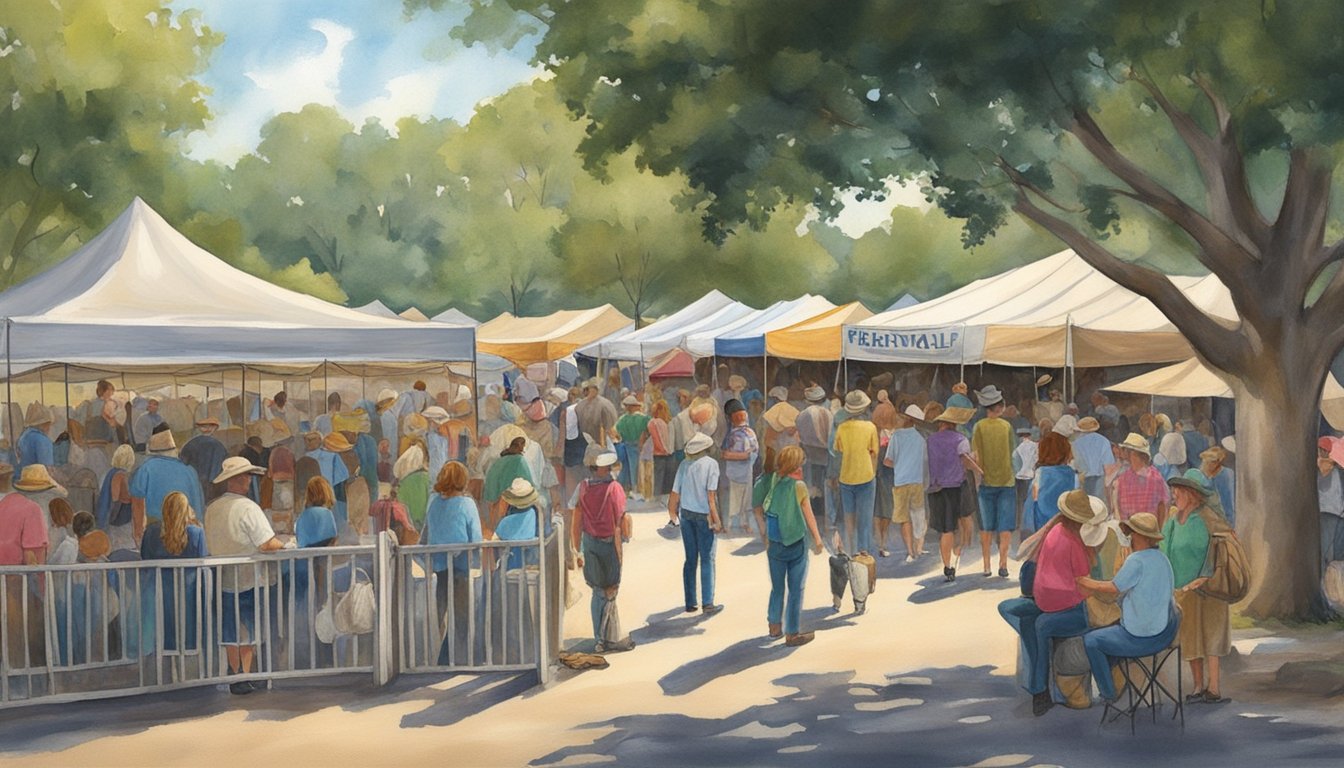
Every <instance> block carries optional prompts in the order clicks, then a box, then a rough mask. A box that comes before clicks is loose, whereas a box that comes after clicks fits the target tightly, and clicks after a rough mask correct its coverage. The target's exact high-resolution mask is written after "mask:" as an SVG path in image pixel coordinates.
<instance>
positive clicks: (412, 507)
mask: <svg viewBox="0 0 1344 768" xmlns="http://www.w3.org/2000/svg"><path fill="white" fill-rule="evenodd" d="M425 465H426V460H425V449H424V448H423V447H421V445H420V444H419V443H412V444H411V447H410V448H407V449H406V450H405V452H403V453H402V454H401V456H400V457H399V458H398V459H397V463H396V464H394V465H393V466H392V476H393V477H394V478H396V492H397V499H399V500H400V501H401V503H402V504H405V505H406V516H407V517H409V518H410V519H411V523H412V524H413V525H414V526H415V529H416V530H417V531H421V530H424V528H425V512H426V510H428V509H429V470H428V469H426V466H425Z"/></svg>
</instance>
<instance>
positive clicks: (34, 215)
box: [0, 0, 220, 287]
mask: <svg viewBox="0 0 1344 768" xmlns="http://www.w3.org/2000/svg"><path fill="white" fill-rule="evenodd" d="M219 42H220V37H219V36H218V35H217V34H215V33H214V32H212V31H211V30H210V29H209V28H208V27H205V26H203V25H202V24H201V21H200V14H199V12H197V11H190V10H188V11H182V12H178V13H174V12H173V11H171V10H169V9H167V8H165V7H164V5H163V3H162V2H160V1H159V0H125V1H124V2H117V3H105V2H100V1H99V0H63V1H62V2H60V3H53V2H46V0H0V94H5V96H4V99H3V102H2V103H0V287H8V286H9V285H11V284H13V283H14V282H15V281H18V280H22V279H24V278H26V277H28V276H29V275H32V274H34V273H35V272H38V271H40V270H41V269H43V268H45V267H47V266H50V265H51V264H52V263H54V262H55V261H56V260H59V259H60V258H62V257H63V256H65V255H67V254H68V253H69V251H70V250H72V249H73V248H75V247H76V246H78V245H79V243H80V242H82V241H83V240H86V239H87V238H88V237H90V236H91V235H93V234H96V233H97V231H98V230H99V229H101V228H102V227H103V226H104V225H105V224H106V223H107V222H108V221H110V220H111V219H112V218H113V217H115V216H116V215H117V214H118V213H120V212H121V211H122V210H123V209H124V208H125V206H126V205H127V204H128V203H130V201H131V198H132V197H133V196H134V195H137V194H138V195H140V196H141V197H144V198H145V199H146V200H147V201H149V202H150V204H151V205H155V204H158V203H159V202H160V201H161V198H162V191H163V189H164V178H165V176H166V175H167V173H166V171H167V169H168V168H169V167H170V166H171V163H172V160H173V158H174V157H175V156H177V155H178V153H179V152H180V151H181V139H182V137H183V136H184V135H185V134H186V133H188V132H190V131H192V130H196V129H199V128H201V127H203V126H204V124H205V121H206V119H207V118H208V111H207V109H206V106H205V101H204V88H203V86H201V84H200V83H199V82H197V81H196V80H195V79H194V78H195V76H196V75H197V74H198V73H199V72H200V71H201V70H202V69H203V68H204V66H205V64H206V61H207V59H208V57H209V55H210V52H211V51H212V50H213V48H214V47H215V46H216V45H217V44H218V43H219Z"/></svg>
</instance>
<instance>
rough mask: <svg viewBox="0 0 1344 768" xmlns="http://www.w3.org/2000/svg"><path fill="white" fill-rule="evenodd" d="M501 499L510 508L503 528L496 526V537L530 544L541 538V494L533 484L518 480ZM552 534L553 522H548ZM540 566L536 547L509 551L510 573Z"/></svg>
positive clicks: (506, 563) (508, 563)
mask: <svg viewBox="0 0 1344 768" xmlns="http://www.w3.org/2000/svg"><path fill="white" fill-rule="evenodd" d="M501 498H503V499H504V503H505V504H506V505H507V506H508V509H507V511H506V512H505V514H504V517H503V518H501V519H500V521H499V525H496V526H495V538H497V539H499V540H500V541H527V540H534V539H536V538H537V514H538V512H537V507H538V502H539V501H540V500H541V494H540V493H538V492H537V489H536V488H534V487H533V486H532V483H530V482H528V481H527V480H525V479H523V478H521V477H520V478H517V479H515V480H514V481H513V483H512V484H511V485H510V486H509V487H508V488H507V489H506V490H505V491H504V493H503V494H502V496H501ZM550 532H551V521H550V520H549V519H548V520H547V521H546V533H547V534H549V533H550ZM536 564H537V551H536V549H535V548H532V547H514V548H511V549H510V550H509V556H508V560H507V561H506V562H505V564H504V567H505V568H506V569H508V570H513V569H514V568H523V567H525V566H528V565H536Z"/></svg>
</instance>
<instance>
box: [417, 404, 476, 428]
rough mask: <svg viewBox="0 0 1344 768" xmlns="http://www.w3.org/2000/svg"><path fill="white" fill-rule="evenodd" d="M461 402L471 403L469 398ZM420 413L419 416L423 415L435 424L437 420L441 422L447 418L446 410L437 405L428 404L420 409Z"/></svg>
mask: <svg viewBox="0 0 1344 768" xmlns="http://www.w3.org/2000/svg"><path fill="white" fill-rule="evenodd" d="M462 402H465V403H467V404H468V405H470V404H471V402H470V401H469V400H464V401H462ZM454 406H456V403H454ZM420 415H421V416H424V417H425V418H426V419H429V420H430V421H432V422H434V423H436V424H437V423H438V422H441V421H447V420H448V419H449V416H448V412H447V411H445V410H444V409H442V408H440V407H439V406H437V405H431V406H429V407H428V408H426V409H425V410H423V411H421V412H420Z"/></svg>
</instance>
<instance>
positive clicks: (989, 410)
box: [971, 384, 1017, 579]
mask: <svg viewBox="0 0 1344 768" xmlns="http://www.w3.org/2000/svg"><path fill="white" fill-rule="evenodd" d="M975 396H976V399H977V400H979V401H980V405H981V406H983V407H984V408H985V418H983V419H981V420H980V421H978V422H976V425H975V430H974V431H973V432H972V434H971V454H972V455H973V456H974V457H975V462H976V464H978V465H979V466H980V469H981V474H980V475H979V478H980V554H981V557H982V559H983V560H984V571H983V575H984V576H989V575H990V570H989V555H990V548H991V546H992V545H993V540H994V538H995V536H996V535H997V538H998V540H999V576H1000V577H1001V578H1005V579H1006V578H1008V547H1009V545H1010V544H1011V542H1012V538H1013V531H1014V530H1016V529H1017V479H1016V478H1015V477H1014V476H1013V427H1012V425H1011V424H1009V423H1008V421H1007V420H1006V419H1004V418H1003V409H1004V403H1003V393H1001V392H999V389H998V387H996V386H994V385H993V384H991V385H989V386H987V387H985V388H984V389H981V390H980V391H978V392H976V393H975Z"/></svg>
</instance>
